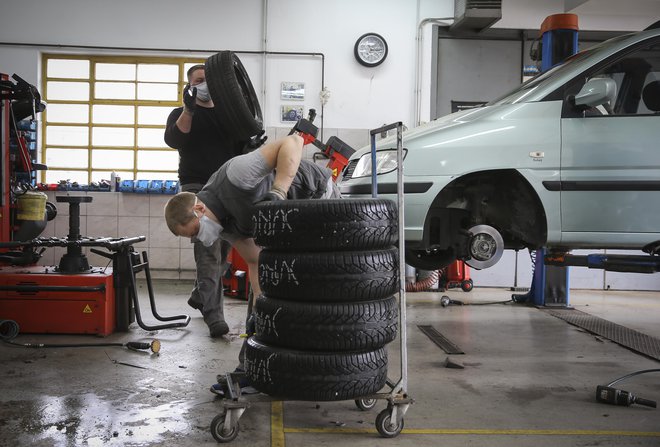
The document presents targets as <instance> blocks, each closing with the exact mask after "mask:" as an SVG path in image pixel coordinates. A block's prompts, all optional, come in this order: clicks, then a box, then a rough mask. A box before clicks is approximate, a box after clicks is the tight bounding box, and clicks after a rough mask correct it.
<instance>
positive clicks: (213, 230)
mask: <svg viewBox="0 0 660 447" xmlns="http://www.w3.org/2000/svg"><path fill="white" fill-rule="evenodd" d="M221 231H222V225H220V224H219V223H218V222H216V221H214V220H213V219H211V218H209V217H208V216H202V217H200V218H199V231H198V232H197V235H196V236H194V237H193V241H195V240H198V241H199V242H201V243H202V244H203V245H204V246H205V247H210V246H211V245H213V243H214V242H215V241H217V240H218V238H219V237H220V232H221Z"/></svg>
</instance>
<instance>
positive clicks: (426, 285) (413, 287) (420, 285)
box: [406, 270, 440, 292]
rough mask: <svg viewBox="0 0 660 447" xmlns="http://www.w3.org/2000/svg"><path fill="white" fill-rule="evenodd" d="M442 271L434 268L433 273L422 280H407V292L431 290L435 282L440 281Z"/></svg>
mask: <svg viewBox="0 0 660 447" xmlns="http://www.w3.org/2000/svg"><path fill="white" fill-rule="evenodd" d="M439 278H440V272H439V271H438V270H432V271H431V274H430V275H429V276H428V277H427V278H424V279H422V280H420V281H414V282H406V292H424V291H426V290H429V289H430V288H431V286H432V285H433V284H435V283H436V282H438V279H439Z"/></svg>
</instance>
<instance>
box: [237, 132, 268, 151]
mask: <svg viewBox="0 0 660 447" xmlns="http://www.w3.org/2000/svg"><path fill="white" fill-rule="evenodd" d="M264 133H266V130H265V129H264V130H262V131H261V132H259V133H258V134H257V135H255V136H253V137H252V138H250V139H249V140H248V142H247V143H245V148H244V150H243V152H251V151H253V150H255V149H258V148H260V147H261V146H263V144H264V143H265V142H266V140H267V139H268V136H264Z"/></svg>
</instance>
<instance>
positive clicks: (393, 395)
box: [211, 122, 414, 443]
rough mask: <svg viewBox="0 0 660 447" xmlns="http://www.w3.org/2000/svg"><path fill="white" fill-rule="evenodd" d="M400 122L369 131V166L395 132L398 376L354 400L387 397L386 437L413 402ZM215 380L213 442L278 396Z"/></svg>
mask: <svg viewBox="0 0 660 447" xmlns="http://www.w3.org/2000/svg"><path fill="white" fill-rule="evenodd" d="M402 128H403V124H402V123H401V122H397V123H394V124H390V125H387V126H383V127H381V128H378V129H374V130H371V131H370V135H371V159H372V166H376V163H375V158H376V135H378V134H381V133H383V132H387V131H388V130H391V129H396V131H397V162H398V169H397V202H398V203H397V211H398V216H397V217H398V222H399V224H398V233H399V234H398V241H399V243H398V254H399V262H398V268H399V272H398V273H399V284H398V287H399V328H400V329H399V342H400V377H399V379H398V380H396V381H393V380H391V379H389V378H388V379H387V381H386V387H387V388H389V391H384V392H380V393H376V394H371V395H367V396H363V397H361V398H358V399H356V400H355V404H356V406H357V407H358V408H359V409H360V410H363V411H368V410H371V409H372V408H374V407H375V406H376V405H377V402H378V400H386V401H387V408H385V409H384V410H382V411H381V412H380V413H379V414H378V415H377V417H376V420H375V424H376V429H377V431H378V433H379V434H380V435H381V436H382V437H385V438H393V437H396V436H397V435H398V434H399V433H401V430H402V429H403V426H404V419H403V418H404V415H405V414H406V412H407V410H408V408H409V406H410V405H411V404H412V403H413V402H414V401H413V399H412V398H411V397H410V396H409V395H408V393H407V387H408V370H407V362H408V354H407V346H406V343H407V332H406V295H405V293H406V292H405V260H404V255H403V254H404V253H405V252H404V246H403V244H404V203H403V200H404V198H403V169H402V166H403V147H402ZM377 194H378V193H377V180H376V172H375V171H373V172H372V197H373V198H376V197H377ZM217 379H218V383H220V384H222V385H223V388H224V390H225V394H224V396H223V398H222V400H221V405H222V411H221V413H220V414H218V415H217V416H216V417H215V418H214V419H213V420H212V422H211V434H212V435H213V437H214V438H215V440H216V441H218V442H221V443H224V442H230V441H232V440H234V439H235V438H236V437H237V436H238V433H239V430H240V428H239V423H238V421H239V419H240V418H241V416H242V415H243V413H244V412H245V410H247V409H248V408H249V407H250V405H251V404H253V403H258V402H273V401H277V400H280V399H276V398H273V397H271V396H269V395H266V394H244V393H242V392H241V387H240V383H241V381H244V380H245V373H244V372H231V373H226V374H221V375H218V377H217Z"/></svg>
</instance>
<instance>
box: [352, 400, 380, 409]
mask: <svg viewBox="0 0 660 447" xmlns="http://www.w3.org/2000/svg"><path fill="white" fill-rule="evenodd" d="M355 405H357V407H358V408H359V409H360V410H362V411H369V410H371V409H372V408H373V407H375V406H376V399H355Z"/></svg>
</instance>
